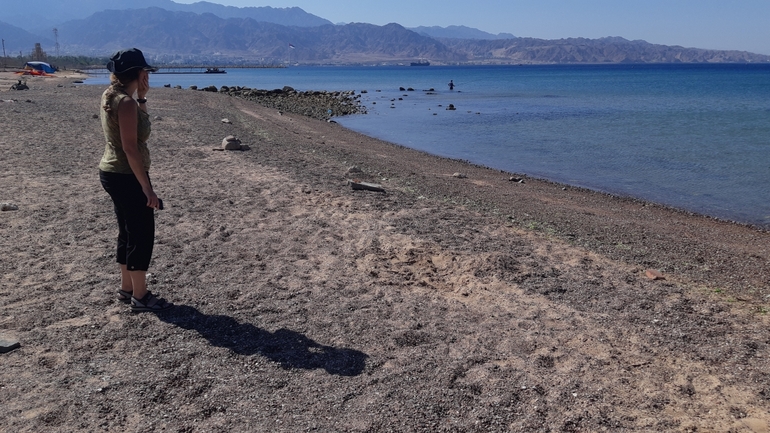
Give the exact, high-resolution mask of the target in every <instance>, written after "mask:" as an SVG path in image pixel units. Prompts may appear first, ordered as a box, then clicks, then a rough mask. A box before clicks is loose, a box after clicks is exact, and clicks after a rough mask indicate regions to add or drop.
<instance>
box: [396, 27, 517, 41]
mask: <svg viewBox="0 0 770 433" xmlns="http://www.w3.org/2000/svg"><path fill="white" fill-rule="evenodd" d="M409 30H412V31H415V32H417V33H419V34H421V35H423V36H428V37H431V38H446V39H482V40H483V39H514V38H516V36H514V35H512V34H510V33H499V34H496V35H495V34H492V33H487V32H485V31H481V30H479V29H474V28H471V27H466V26H449V27H422V26H421V27H410V28H409Z"/></svg>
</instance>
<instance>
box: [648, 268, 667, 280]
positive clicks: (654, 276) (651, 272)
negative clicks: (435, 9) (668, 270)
mask: <svg viewBox="0 0 770 433" xmlns="http://www.w3.org/2000/svg"><path fill="white" fill-rule="evenodd" d="M644 274H645V275H647V278H649V279H651V280H653V281H654V280H665V279H666V277H664V276H663V274H661V273H660V272H658V271H656V270H655V269H647V270H646V271H645V272H644Z"/></svg>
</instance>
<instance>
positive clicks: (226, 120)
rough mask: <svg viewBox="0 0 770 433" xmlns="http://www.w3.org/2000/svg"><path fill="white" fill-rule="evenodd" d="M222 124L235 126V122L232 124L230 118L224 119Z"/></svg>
mask: <svg viewBox="0 0 770 433" xmlns="http://www.w3.org/2000/svg"><path fill="white" fill-rule="evenodd" d="M222 123H225V124H227V125H232V124H233V122H231V121H230V119H228V118H224V119H222Z"/></svg>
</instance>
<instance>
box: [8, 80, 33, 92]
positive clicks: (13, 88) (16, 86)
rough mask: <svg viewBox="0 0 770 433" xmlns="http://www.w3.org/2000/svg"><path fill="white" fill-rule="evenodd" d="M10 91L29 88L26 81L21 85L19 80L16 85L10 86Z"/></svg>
mask: <svg viewBox="0 0 770 433" xmlns="http://www.w3.org/2000/svg"><path fill="white" fill-rule="evenodd" d="M11 90H29V86H27V81H26V80H25V81H24V82H23V83H22V82H21V80H19V82H18V83H16V84H14V85H12V86H11Z"/></svg>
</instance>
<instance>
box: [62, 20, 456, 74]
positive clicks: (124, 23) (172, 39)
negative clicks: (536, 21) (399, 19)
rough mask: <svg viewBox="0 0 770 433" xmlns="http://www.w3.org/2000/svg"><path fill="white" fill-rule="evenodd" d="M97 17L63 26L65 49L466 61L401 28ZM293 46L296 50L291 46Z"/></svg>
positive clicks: (224, 56) (279, 57) (189, 55)
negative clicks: (133, 49)
mask: <svg viewBox="0 0 770 433" xmlns="http://www.w3.org/2000/svg"><path fill="white" fill-rule="evenodd" d="M121 14H122V15H121V16H122V19H121V20H120V21H115V20H110V17H111V16H114V12H112V11H105V12H99V13H96V14H94V15H92V16H91V17H89V18H87V19H84V20H76V21H70V22H68V23H65V24H64V25H62V26H61V27H60V38H61V43H62V45H64V46H66V47H67V48H68V49H70V50H75V51H77V52H80V53H85V54H94V55H95V54H100V53H102V54H103V53H109V52H111V51H114V50H116V49H119V48H121V47H124V46H139V47H142V49H143V50H144V51H145V52H147V53H148V54H150V55H155V56H163V55H172V56H182V57H185V56H186V57H187V58H194V57H198V58H204V57H208V58H219V59H223V60H225V61H233V60H234V59H245V60H247V61H254V60H259V59H265V61H282V60H285V59H287V58H290V59H291V60H294V61H302V62H309V63H325V62H340V63H345V62H369V61H380V60H390V59H410V58H419V57H430V58H434V59H442V60H446V61H453V62H456V61H462V60H465V57H464V56H463V55H461V54H458V53H456V52H454V51H452V50H450V49H448V48H447V47H446V46H445V45H444V44H442V43H441V42H439V41H437V40H435V39H432V38H429V37H426V36H422V35H419V34H417V33H415V32H413V31H410V30H407V29H405V28H404V27H402V26H400V25H398V24H388V25H385V26H375V25H372V24H362V23H354V24H347V25H344V26H335V25H323V26H317V27H289V26H282V25H278V24H274V23H268V22H258V21H255V20H253V19H250V18H229V19H223V18H220V17H217V16H215V15H213V14H195V13H192V12H171V11H167V10H164V9H160V8H147V9H138V10H128V11H122V12H121ZM290 44H291V45H293V46H294V47H295V48H293V49H292V48H290V47H289V46H290Z"/></svg>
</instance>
